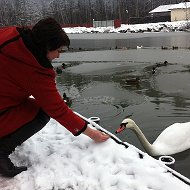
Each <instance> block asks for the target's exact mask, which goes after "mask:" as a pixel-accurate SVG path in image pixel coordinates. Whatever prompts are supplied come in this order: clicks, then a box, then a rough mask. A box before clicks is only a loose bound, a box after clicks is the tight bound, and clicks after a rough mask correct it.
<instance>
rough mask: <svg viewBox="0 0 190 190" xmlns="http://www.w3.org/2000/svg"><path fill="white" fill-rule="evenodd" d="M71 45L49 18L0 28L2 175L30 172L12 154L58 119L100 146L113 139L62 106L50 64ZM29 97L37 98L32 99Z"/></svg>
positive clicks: (63, 104)
mask: <svg viewBox="0 0 190 190" xmlns="http://www.w3.org/2000/svg"><path fill="white" fill-rule="evenodd" d="M69 44H70V40H69V38H68V36H67V34H66V33H65V32H64V30H62V28H61V26H60V25H59V23H58V22H56V21H55V20H54V19H53V18H45V19H42V20H40V21H39V22H38V23H37V24H35V25H34V27H33V28H32V29H28V28H22V27H20V28H19V27H7V28H2V29H0V174H1V175H3V176H6V177H13V176H15V175H17V174H19V173H21V172H22V171H25V170H27V168H26V167H25V166H20V167H17V166H14V165H13V163H12V162H11V160H10V158H9V155H10V154H11V153H12V152H13V151H14V150H15V148H16V147H17V146H18V145H21V144H22V143H23V142H24V141H26V140H27V139H28V138H30V137H31V136H32V135H34V134H35V133H37V132H38V131H40V130H41V129H42V128H43V127H44V126H45V125H46V124H47V123H48V121H49V120H50V118H54V119H55V120H56V121H58V122H59V123H60V124H61V125H63V126H64V127H65V128H66V129H67V130H69V131H70V132H71V133H72V134H73V135H75V136H77V135H80V134H81V133H83V134H85V135H87V136H89V137H90V138H91V139H93V140H94V141H96V142H104V141H106V140H107V139H108V138H109V136H108V135H106V134H104V133H102V132H100V131H98V130H96V129H92V128H89V127H88V125H87V122H85V121H84V120H83V119H81V118H80V117H79V116H77V115H76V114H75V113H74V112H73V111H72V110H71V109H70V108H69V107H68V106H67V105H66V104H65V102H64V101H63V99H62V97H61V96H60V94H59V92H58V90H57V88H56V83H55V76H56V75H55V71H54V70H53V66H52V64H51V61H52V60H53V59H55V58H58V57H59V53H60V51H61V49H62V48H63V47H64V46H67V47H68V46H69ZM31 95H32V96H33V98H31Z"/></svg>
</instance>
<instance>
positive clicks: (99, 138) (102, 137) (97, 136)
mask: <svg viewBox="0 0 190 190" xmlns="http://www.w3.org/2000/svg"><path fill="white" fill-rule="evenodd" d="M83 134H85V135H87V136H88V137H90V138H91V139H92V140H94V141H95V142H104V141H106V140H108V139H109V137H110V136H109V135H107V134H105V133H103V132H101V131H98V130H96V129H92V128H90V127H87V128H86V130H85V131H84V132H83Z"/></svg>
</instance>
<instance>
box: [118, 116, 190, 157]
mask: <svg viewBox="0 0 190 190" xmlns="http://www.w3.org/2000/svg"><path fill="white" fill-rule="evenodd" d="M125 128H128V129H131V130H133V131H134V132H135V134H136V135H137V137H138V139H139V140H140V142H141V144H142V145H143V147H144V149H145V150H146V152H147V153H148V154H149V155H151V156H161V155H172V154H175V153H178V152H182V151H184V150H187V149H189V148H190V122H186V123H174V124H173V125H170V126H169V127H167V128H166V129H165V130H164V131H163V132H162V133H161V134H160V135H159V136H158V137H157V139H156V140H155V141H154V143H153V144H150V143H149V142H148V140H147V139H146V137H145V136H144V134H143V133H142V131H141V130H140V129H139V127H138V126H137V125H136V123H135V122H134V121H133V120H132V119H129V118H127V119H124V120H123V121H122V123H121V125H120V128H118V129H117V131H116V133H119V132H121V131H123V130H124V129H125Z"/></svg>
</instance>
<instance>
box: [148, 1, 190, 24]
mask: <svg viewBox="0 0 190 190" xmlns="http://www.w3.org/2000/svg"><path fill="white" fill-rule="evenodd" d="M149 14H150V16H149V20H152V21H153V22H165V21H181V20H189V18H190V2H184V3H178V4H171V5H160V6H159V7H157V8H155V9H153V10H152V11H150V12H149Z"/></svg>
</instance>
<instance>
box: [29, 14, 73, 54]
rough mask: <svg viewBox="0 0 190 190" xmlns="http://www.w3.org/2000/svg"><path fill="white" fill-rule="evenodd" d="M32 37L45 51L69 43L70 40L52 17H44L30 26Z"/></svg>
mask: <svg viewBox="0 0 190 190" xmlns="http://www.w3.org/2000/svg"><path fill="white" fill-rule="evenodd" d="M32 39H33V41H34V43H35V44H37V45H38V46H40V48H42V49H44V50H45V51H48V50H49V51H52V50H56V49H58V48H60V47H61V46H67V47H69V45H70V40H69V37H68V36H67V34H66V33H65V31H64V30H63V29H62V28H61V25H60V24H59V23H58V22H57V21H56V20H55V19H53V18H45V19H42V20H40V21H39V22H38V23H36V24H35V25H34V26H33V28H32Z"/></svg>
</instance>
